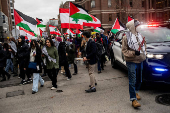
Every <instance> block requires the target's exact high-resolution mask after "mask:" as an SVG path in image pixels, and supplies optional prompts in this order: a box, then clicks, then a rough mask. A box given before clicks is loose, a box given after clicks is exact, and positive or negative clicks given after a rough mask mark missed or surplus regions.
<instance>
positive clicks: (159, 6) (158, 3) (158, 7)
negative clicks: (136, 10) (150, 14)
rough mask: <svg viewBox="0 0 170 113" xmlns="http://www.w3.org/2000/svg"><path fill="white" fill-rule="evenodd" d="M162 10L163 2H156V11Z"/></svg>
mask: <svg viewBox="0 0 170 113" xmlns="http://www.w3.org/2000/svg"><path fill="white" fill-rule="evenodd" d="M162 8H163V1H162V0H156V9H162Z"/></svg>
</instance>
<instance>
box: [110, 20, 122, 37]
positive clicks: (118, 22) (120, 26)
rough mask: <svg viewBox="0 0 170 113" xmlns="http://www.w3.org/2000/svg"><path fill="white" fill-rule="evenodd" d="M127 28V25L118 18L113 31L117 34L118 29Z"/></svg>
mask: <svg viewBox="0 0 170 113" xmlns="http://www.w3.org/2000/svg"><path fill="white" fill-rule="evenodd" d="M121 30H125V25H124V24H123V23H122V22H120V21H119V19H118V18H116V21H115V23H114V24H113V27H112V30H111V32H112V33H114V34H116V33H117V32H118V31H121Z"/></svg>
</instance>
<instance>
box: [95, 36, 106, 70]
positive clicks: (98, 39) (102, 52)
mask: <svg viewBox="0 0 170 113" xmlns="http://www.w3.org/2000/svg"><path fill="white" fill-rule="evenodd" d="M95 42H97V43H96V44H100V48H102V50H101V52H100V57H99V61H100V62H99V63H98V71H100V70H101V69H102V70H104V62H105V47H104V41H103V39H102V38H101V37H100V35H99V33H96V39H95ZM97 47H99V46H97ZM98 49H99V48H98ZM99 51H100V50H98V52H99ZM100 65H101V67H100Z"/></svg>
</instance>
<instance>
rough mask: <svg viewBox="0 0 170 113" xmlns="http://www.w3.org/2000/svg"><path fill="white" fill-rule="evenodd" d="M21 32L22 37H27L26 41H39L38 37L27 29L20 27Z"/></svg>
mask: <svg viewBox="0 0 170 113" xmlns="http://www.w3.org/2000/svg"><path fill="white" fill-rule="evenodd" d="M19 31H20V36H21V35H22V36H25V40H31V39H37V35H36V34H34V36H33V34H31V33H30V32H27V31H26V30H25V29H23V28H21V27H19Z"/></svg>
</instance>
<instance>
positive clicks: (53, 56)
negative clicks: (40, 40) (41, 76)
mask: <svg viewBox="0 0 170 113" xmlns="http://www.w3.org/2000/svg"><path fill="white" fill-rule="evenodd" d="M45 43H46V46H44V48H43V49H42V53H43V55H42V56H43V57H44V58H45V59H46V62H44V64H45V65H46V66H47V73H48V76H49V78H50V79H51V81H52V88H51V90H54V89H56V88H57V75H58V71H59V56H58V51H57V49H56V47H55V46H54V43H53V41H52V40H51V39H46V41H45Z"/></svg>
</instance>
